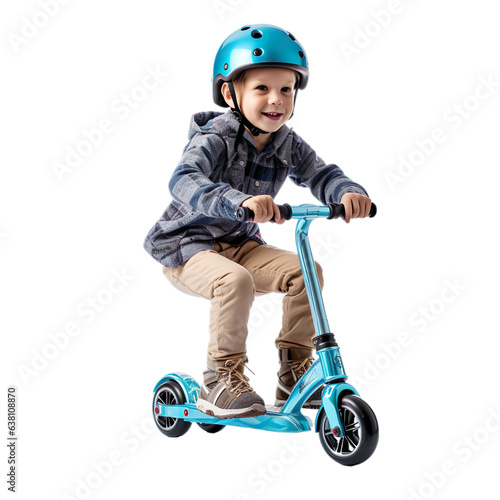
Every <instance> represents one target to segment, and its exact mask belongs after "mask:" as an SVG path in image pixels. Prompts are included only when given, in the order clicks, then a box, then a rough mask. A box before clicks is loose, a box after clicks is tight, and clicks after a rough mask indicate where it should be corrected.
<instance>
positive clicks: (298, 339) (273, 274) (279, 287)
mask: <svg viewBox="0 0 500 500" xmlns="http://www.w3.org/2000/svg"><path fill="white" fill-rule="evenodd" d="M316 269H317V270H318V277H319V281H320V285H321V288H323V273H322V269H321V267H320V266H319V264H317V263H316ZM163 273H164V274H165V276H166V278H167V279H168V280H169V281H170V282H171V283H172V284H173V285H174V286H175V287H176V288H178V289H179V290H182V291H183V292H186V293H188V294H190V295H195V296H198V297H205V298H207V299H209V300H210V301H211V307H210V327H209V330H210V339H209V344H208V359H207V364H208V367H209V368H211V369H216V367H217V363H216V361H219V364H220V361H224V360H226V359H231V358H235V357H243V358H244V360H247V356H246V339H247V335H248V328H247V323H248V318H249V316H250V308H251V306H252V302H253V300H254V297H255V294H256V293H258V294H261V293H269V292H278V293H286V295H285V297H284V298H283V321H282V328H281V330H280V332H279V334H278V337H277V338H276V341H275V343H276V347H278V348H289V347H295V348H307V349H312V347H313V345H312V342H311V339H312V338H313V337H314V334H315V332H314V325H313V321H312V315H311V310H310V308H309V301H308V297H307V293H306V289H305V286H304V279H303V277H302V270H301V267H300V262H299V258H298V256H297V254H296V253H293V252H288V251H286V250H281V249H279V248H276V247H273V246H271V245H261V244H260V243H258V242H256V241H247V242H245V243H244V244H243V245H242V246H231V245H230V244H228V243H224V242H220V243H216V244H215V245H214V248H213V250H204V251H202V252H198V253H197V254H195V255H194V256H193V257H191V258H190V259H189V260H188V261H187V262H184V263H183V264H181V265H180V266H177V267H163Z"/></svg>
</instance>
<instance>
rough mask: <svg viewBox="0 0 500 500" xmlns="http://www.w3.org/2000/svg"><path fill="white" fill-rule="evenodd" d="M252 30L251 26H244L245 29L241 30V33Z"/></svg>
mask: <svg viewBox="0 0 500 500" xmlns="http://www.w3.org/2000/svg"><path fill="white" fill-rule="evenodd" d="M250 28H251V26H243V28H241V31H246V30H249V29H250Z"/></svg>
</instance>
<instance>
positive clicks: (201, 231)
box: [144, 110, 368, 267]
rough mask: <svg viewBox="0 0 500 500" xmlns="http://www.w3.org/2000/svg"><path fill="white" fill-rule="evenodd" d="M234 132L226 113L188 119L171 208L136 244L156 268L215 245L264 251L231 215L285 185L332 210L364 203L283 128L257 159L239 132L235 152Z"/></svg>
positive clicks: (255, 230)
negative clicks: (353, 201) (349, 202)
mask: <svg viewBox="0 0 500 500" xmlns="http://www.w3.org/2000/svg"><path fill="white" fill-rule="evenodd" d="M238 128H239V122H238V121H237V119H236V117H235V116H234V115H233V113H232V111H231V110H228V111H227V112H225V113H221V112H212V111H208V112H201V113H196V114H194V115H193V116H192V118H191V124H190V128H189V136H188V138H189V142H188V144H187V146H186V147H185V148H184V152H183V155H182V158H181V160H180V162H179V164H178V165H177V167H176V168H175V170H174V172H173V174H172V178H171V180H170V182H169V189H170V193H171V195H172V198H173V201H172V202H171V203H170V205H168V207H167V208H166V210H165V211H164V213H163V214H162V216H161V217H160V219H159V220H158V221H157V222H156V223H155V225H154V226H153V227H152V228H151V229H150V231H149V232H148V234H147V236H146V239H145V241H144V248H145V249H146V251H147V252H148V253H149V254H150V255H151V256H152V257H153V258H154V259H156V260H157V261H158V262H160V263H161V264H163V265H164V266H166V267H175V266H178V265H180V264H182V263H183V262H186V261H187V260H188V259H189V258H190V257H192V256H193V255H194V254H195V253H197V252H200V251H202V250H209V249H212V248H213V245H214V243H215V242H217V241H225V242H228V243H232V244H234V245H241V244H243V243H244V242H245V241H247V240H249V239H253V240H256V241H258V242H259V243H262V244H265V242H264V240H263V239H262V238H261V237H260V235H259V227H258V225H257V224H255V223H253V222H239V221H238V220H237V219H236V217H235V212H236V209H237V208H238V207H239V206H240V205H241V203H242V202H243V201H244V200H246V199H247V198H251V197H252V196H257V195H263V194H267V195H270V196H272V197H273V198H274V197H275V196H276V194H277V193H278V191H279V190H280V188H281V186H282V185H283V183H284V182H285V180H286V178H287V177H290V179H291V180H292V181H293V182H294V183H295V184H297V185H299V186H303V187H308V188H309V189H310V190H311V192H312V194H313V195H314V196H315V197H316V198H317V199H318V200H320V201H321V202H322V203H323V204H327V203H330V202H333V203H339V202H340V199H341V198H342V196H343V195H344V194H345V193H360V194H363V195H365V196H368V195H367V193H366V191H365V190H364V189H363V188H362V187H361V186H360V185H359V184H356V183H355V182H353V181H351V180H350V179H349V178H348V177H347V176H345V175H344V173H343V172H342V170H341V169H340V168H339V167H338V166H337V165H333V164H330V165H327V164H326V163H325V162H324V161H323V160H322V159H321V158H319V157H318V156H317V155H316V153H315V152H314V150H313V149H312V148H311V147H310V146H309V145H308V144H307V143H306V142H305V141H304V140H303V139H302V138H301V137H300V136H299V135H298V134H296V133H295V132H294V131H293V129H291V128H289V127H287V126H286V125H283V126H282V127H281V128H280V129H279V130H278V131H277V132H276V133H274V134H273V135H274V137H273V138H272V140H271V142H270V143H269V144H268V145H267V146H266V148H265V149H264V150H263V151H262V152H261V153H259V151H258V149H257V147H256V145H255V143H254V141H253V139H252V136H251V135H250V133H249V132H248V131H247V130H245V132H244V134H243V139H242V140H241V141H240V144H239V145H238V147H237V149H236V150H235V139H236V134H237V131H238Z"/></svg>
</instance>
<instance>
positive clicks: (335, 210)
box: [328, 203, 377, 219]
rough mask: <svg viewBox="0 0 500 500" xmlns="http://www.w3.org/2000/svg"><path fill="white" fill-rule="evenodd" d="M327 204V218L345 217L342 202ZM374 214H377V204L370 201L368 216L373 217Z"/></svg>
mask: <svg viewBox="0 0 500 500" xmlns="http://www.w3.org/2000/svg"><path fill="white" fill-rule="evenodd" d="M328 205H329V206H330V217H328V218H329V219H338V218H339V217H340V218H342V219H345V206H344V204H343V203H329V204H328ZM375 215H377V205H375V203H372V204H371V207H370V213H369V214H368V217H370V218H371V217H375Z"/></svg>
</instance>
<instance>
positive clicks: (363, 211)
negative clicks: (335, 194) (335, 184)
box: [341, 193, 372, 223]
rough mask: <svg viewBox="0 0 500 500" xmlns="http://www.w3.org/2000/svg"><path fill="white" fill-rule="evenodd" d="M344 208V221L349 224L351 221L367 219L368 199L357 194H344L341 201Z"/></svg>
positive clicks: (369, 202) (369, 205) (368, 212)
mask: <svg viewBox="0 0 500 500" xmlns="http://www.w3.org/2000/svg"><path fill="white" fill-rule="evenodd" d="M341 203H343V204H344V207H345V218H344V220H345V221H346V222H347V223H349V221H350V220H351V219H358V218H363V217H368V215H369V214H370V208H371V204H372V202H371V200H370V198H368V197H366V196H363V195H361V194H357V193H346V194H345V195H344V196H343V197H342V200H341Z"/></svg>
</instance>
